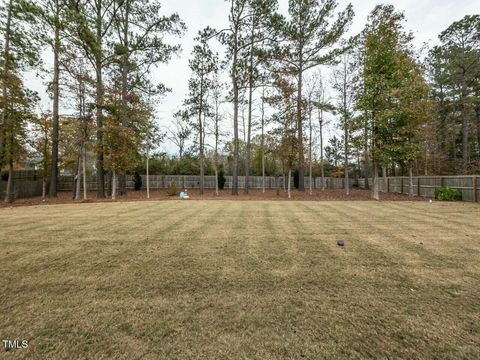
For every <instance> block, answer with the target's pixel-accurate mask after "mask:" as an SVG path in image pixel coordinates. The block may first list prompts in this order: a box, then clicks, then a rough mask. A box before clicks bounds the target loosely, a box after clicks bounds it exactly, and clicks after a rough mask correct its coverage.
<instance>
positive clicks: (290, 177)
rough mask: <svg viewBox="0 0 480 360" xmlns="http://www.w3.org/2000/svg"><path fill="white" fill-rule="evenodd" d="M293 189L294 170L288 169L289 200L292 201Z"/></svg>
mask: <svg viewBox="0 0 480 360" xmlns="http://www.w3.org/2000/svg"><path fill="white" fill-rule="evenodd" d="M291 188H292V169H291V168H288V190H287V192H288V198H289V199H290V198H291V197H292V194H291Z"/></svg>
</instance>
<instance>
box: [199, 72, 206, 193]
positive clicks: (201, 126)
mask: <svg viewBox="0 0 480 360" xmlns="http://www.w3.org/2000/svg"><path fill="white" fill-rule="evenodd" d="M202 106H203V76H201V78H200V107H199V111H198V129H199V130H198V131H199V134H198V135H199V138H200V195H203V191H204V187H205V166H204V165H205V159H204V149H203V147H204V143H203V142H204V140H205V135H204V124H203V121H202Z"/></svg>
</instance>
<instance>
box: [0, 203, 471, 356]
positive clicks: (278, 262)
mask: <svg viewBox="0 0 480 360" xmlns="http://www.w3.org/2000/svg"><path fill="white" fill-rule="evenodd" d="M0 229H1V236H0V274H1V277H0V338H1V339H26V340H29V347H28V349H26V350H10V351H8V352H6V351H5V350H4V349H3V344H2V343H0V345H2V348H1V349H0V358H12V359H13V358H15V359H18V358H39V359H44V358H51V359H56V358H64V359H73V358H90V359H93V358H96V359H97V358H115V359H137V358H142V359H162V358H172V359H189V358H190V359H232V358H235V359H237V358H238V359H247V358H248V359H302V358H305V359H318V358H325V359H334V358H341V359H352V358H380V359H386V358H389V359H397V358H402V359H432V358H435V359H461V358H465V359H478V358H480V206H478V205H474V204H469V203H436V202H435V203H433V204H429V203H427V202H395V203H393V202H380V203H376V202H360V201H359V202H279V201H276V202H268V201H261V202H253V201H252V202H246V201H237V202H235V201H185V202H180V201H168V202H167V201H165V202H129V203H104V204H100V203H99V204H76V205H56V206H37V207H19V208H13V209H8V208H7V209H5V208H4V209H0ZM337 240H344V241H345V243H346V246H345V248H343V249H342V248H340V247H338V246H337V245H336V241H337Z"/></svg>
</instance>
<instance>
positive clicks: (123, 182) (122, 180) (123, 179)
mask: <svg viewBox="0 0 480 360" xmlns="http://www.w3.org/2000/svg"><path fill="white" fill-rule="evenodd" d="M124 9H125V12H124V18H123V46H124V54H123V58H122V105H123V111H126V110H127V107H128V103H127V95H128V94H127V93H128V64H129V57H130V54H129V50H130V49H129V47H130V44H129V38H128V35H129V16H130V0H126V1H124ZM122 126H124V127H127V126H128V119H127V118H126V116H125V114H122ZM118 185H119V194H120V196H122V195H127V174H126V172H125V171H124V170H121V171H120V173H119V174H118Z"/></svg>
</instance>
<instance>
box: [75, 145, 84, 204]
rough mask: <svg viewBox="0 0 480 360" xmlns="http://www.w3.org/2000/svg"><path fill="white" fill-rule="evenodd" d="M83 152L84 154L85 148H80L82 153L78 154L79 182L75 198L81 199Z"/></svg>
mask: <svg viewBox="0 0 480 360" xmlns="http://www.w3.org/2000/svg"><path fill="white" fill-rule="evenodd" d="M82 154H83V148H80V154H79V156H78V168H77V183H76V190H75V200H80V189H81V184H82V182H81V179H82V171H83V170H82V163H83V159H82V157H83V156H82Z"/></svg>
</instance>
